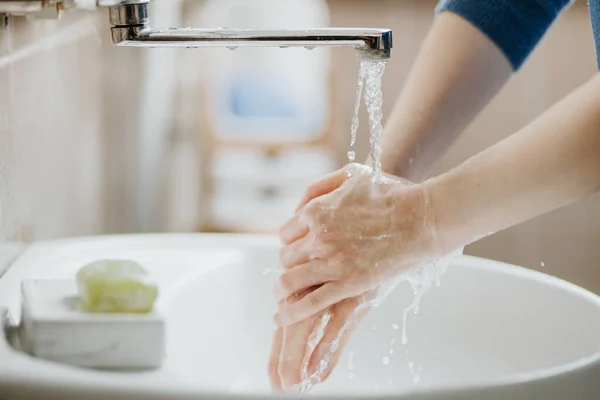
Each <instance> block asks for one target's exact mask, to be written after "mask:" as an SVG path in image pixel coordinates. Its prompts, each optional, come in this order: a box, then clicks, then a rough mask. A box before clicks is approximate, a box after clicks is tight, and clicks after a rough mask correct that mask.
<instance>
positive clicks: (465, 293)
mask: <svg viewBox="0 0 600 400" xmlns="http://www.w3.org/2000/svg"><path fill="white" fill-rule="evenodd" d="M278 247H279V244H278V241H277V239H276V238H275V237H271V236H253V235H208V234H191V235H171V234H169V235H133V236H105V237H90V238H77V239H65V240H58V241H50V242H41V243H36V244H33V245H31V246H29V247H28V248H27V249H26V250H25V251H24V252H23V253H22V254H21V255H20V256H19V257H18V258H17V259H16V261H15V262H13V264H12V265H11V266H10V267H9V268H8V270H7V272H6V273H5V275H4V276H2V278H0V308H5V310H6V309H7V310H8V313H9V314H10V316H11V317H12V319H13V320H15V321H18V320H19V318H20V309H19V303H20V282H21V281H22V280H23V279H26V278H54V277H55V278H68V277H72V276H73V275H74V273H75V272H76V271H77V270H78V269H79V267H81V266H82V265H84V264H86V263H87V262H89V261H92V260H94V259H98V258H106V257H114V258H131V259H135V260H137V261H139V262H141V263H143V264H144V265H145V266H146V267H147V268H148V269H149V271H150V273H151V274H152V275H153V276H154V277H155V278H156V279H157V280H158V282H159V290H160V297H159V301H158V303H157V307H159V308H160V309H161V312H163V313H164V314H165V315H167V354H166V359H165V362H164V365H163V367H162V368H161V369H159V370H151V371H140V372H135V371H134V372H131V371H130V372H110V371H97V370H89V369H83V368H76V367H70V366H66V365H61V364H56V363H52V362H48V361H42V360H38V359H35V358H32V357H31V356H29V355H27V354H24V353H22V352H20V351H18V350H15V349H13V348H12V347H10V346H9V345H8V344H7V341H6V340H5V335H4V332H3V333H2V334H0V398H2V399H6V400H13V399H34V398H35V399H37V398H44V399H50V398H52V399H53V398H56V399H61V400H70V399H82V398H84V399H86V400H91V399H106V398H115V399H140V400H142V399H165V398H168V399H173V400H177V399H205V398H211V399H212V398H220V399H227V398H247V399H250V398H256V399H259V398H265V397H270V396H273V397H276V396H275V395H272V394H271V393H270V389H269V381H268V376H267V360H268V356H269V349H270V340H271V336H272V333H273V328H274V327H273V324H272V322H271V318H272V315H273V313H274V310H275V304H274V303H273V302H272V300H271V298H270V291H269V289H270V285H271V284H272V280H273V278H274V276H273V275H272V274H269V273H267V272H268V271H269V270H272V269H274V268H277V265H278V263H277V254H278ZM412 297H413V296H412V291H411V290H410V287H409V286H408V284H406V283H403V284H401V285H400V286H399V287H398V288H397V289H396V290H395V291H394V292H393V293H392V294H391V295H390V296H389V297H388V299H387V300H386V301H385V302H384V303H383V304H382V305H380V306H379V307H377V308H374V309H372V310H371V312H370V313H369V315H368V316H367V318H366V319H365V320H363V322H362V323H361V325H360V328H359V329H358V331H357V332H356V333H355V335H354V336H353V338H352V339H351V341H350V343H349V344H348V346H347V348H346V350H345V352H344V355H343V357H342V360H341V361H340V364H339V365H338V368H337V369H336V370H335V371H334V373H333V374H332V376H331V378H330V379H329V380H328V381H327V382H326V383H324V384H322V385H320V386H317V387H316V388H315V389H314V390H313V391H312V392H310V393H309V394H308V395H307V396H310V397H321V398H332V397H337V398H344V399H350V398H373V397H386V398H397V399H411V400H412V399H453V400H454V399H473V400H475V399H477V400H481V399H485V400H490V399H511V400H514V399H529V400H537V399H540V400H542V399H543V400H565V399H569V400H573V399H581V400H584V399H585V400H597V399H599V398H600V298H599V297H598V296H596V295H594V294H591V293H589V292H587V291H585V290H583V289H581V288H579V287H577V286H574V285H572V284H569V283H567V282H564V281H562V280H559V279H556V278H553V277H550V276H547V275H545V274H541V273H538V272H533V271H529V270H526V269H523V268H520V267H516V266H511V265H507V264H503V263H499V262H495V261H490V260H486V259H481V258H474V257H468V256H463V257H460V258H457V259H456V260H454V261H453V262H452V264H451V265H450V267H449V270H448V272H447V273H446V274H445V275H444V276H443V277H442V280H441V286H440V287H434V288H433V289H432V290H431V291H430V292H429V293H427V294H426V295H425V297H424V298H423V299H422V302H421V306H420V312H419V313H418V314H412V313H410V315H409V316H408V323H407V335H408V343H406V344H405V345H403V344H402V343H401V342H402V341H401V336H402V312H403V310H404V309H405V308H406V307H407V306H408V305H409V304H410V302H411V301H412ZM0 314H2V313H1V312H0ZM390 350H392V351H390ZM350 363H351V365H352V367H350ZM350 368H351V369H350Z"/></svg>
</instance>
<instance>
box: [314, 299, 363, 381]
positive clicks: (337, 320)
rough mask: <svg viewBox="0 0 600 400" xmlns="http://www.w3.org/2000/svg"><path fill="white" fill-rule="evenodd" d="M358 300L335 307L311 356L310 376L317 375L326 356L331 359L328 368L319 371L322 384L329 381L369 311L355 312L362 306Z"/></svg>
mask: <svg viewBox="0 0 600 400" xmlns="http://www.w3.org/2000/svg"><path fill="white" fill-rule="evenodd" d="M358 299H359V298H357V297H353V298H351V299H346V300H344V301H342V302H340V303H338V304H336V305H335V306H333V311H332V316H331V319H330V321H329V324H327V327H326V329H325V333H324V334H323V338H322V339H321V341H320V342H319V344H318V345H317V347H316V348H315V350H314V351H313V353H312V355H311V358H310V362H309V365H308V373H309V374H310V375H313V374H315V373H317V371H318V369H319V367H320V364H321V360H324V359H325V357H326V356H328V357H330V358H329V361H328V363H327V366H326V367H324V369H323V370H321V371H318V372H319V374H318V377H319V380H320V381H321V382H324V381H325V380H327V378H329V376H330V375H331V373H332V372H333V370H334V369H335V367H336V366H337V365H338V363H339V362H340V358H341V357H342V355H343V353H344V349H345V347H346V345H347V344H348V342H349V341H350V338H351V337H352V334H353V333H354V332H355V331H356V329H357V328H358V323H359V322H360V321H361V320H362V319H363V318H364V317H365V315H366V314H367V313H368V311H369V309H368V308H364V309H362V310H360V311H358V312H356V311H355V310H356V307H358V306H359V304H360V301H359V300H358ZM332 351H333V352H332ZM331 352H332V353H331Z"/></svg>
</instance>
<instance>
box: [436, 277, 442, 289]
mask: <svg viewBox="0 0 600 400" xmlns="http://www.w3.org/2000/svg"><path fill="white" fill-rule="evenodd" d="M441 284H442V281H440V278H439V277H437V278H435V286H437V287H440V285H441Z"/></svg>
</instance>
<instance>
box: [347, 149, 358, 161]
mask: <svg viewBox="0 0 600 400" xmlns="http://www.w3.org/2000/svg"><path fill="white" fill-rule="evenodd" d="M355 159H356V152H355V151H354V150H350V151H349V152H348V160H350V162H352V161H354V160H355Z"/></svg>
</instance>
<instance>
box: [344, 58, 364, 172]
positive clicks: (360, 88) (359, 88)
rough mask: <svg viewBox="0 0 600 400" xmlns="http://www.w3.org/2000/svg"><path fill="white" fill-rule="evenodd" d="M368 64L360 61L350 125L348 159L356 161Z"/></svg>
mask: <svg viewBox="0 0 600 400" xmlns="http://www.w3.org/2000/svg"><path fill="white" fill-rule="evenodd" d="M367 65H368V64H367V63H365V62H361V63H360V69H359V70H358V82H357V84H356V98H355V100H354V115H353V116H352V125H351V126H350V150H349V151H348V161H350V162H354V160H355V159H356V151H355V150H354V144H355V143H356V133H357V132H358V122H359V121H358V112H359V111H360V98H361V97H362V91H363V86H364V82H365V70H366V66H367Z"/></svg>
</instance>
